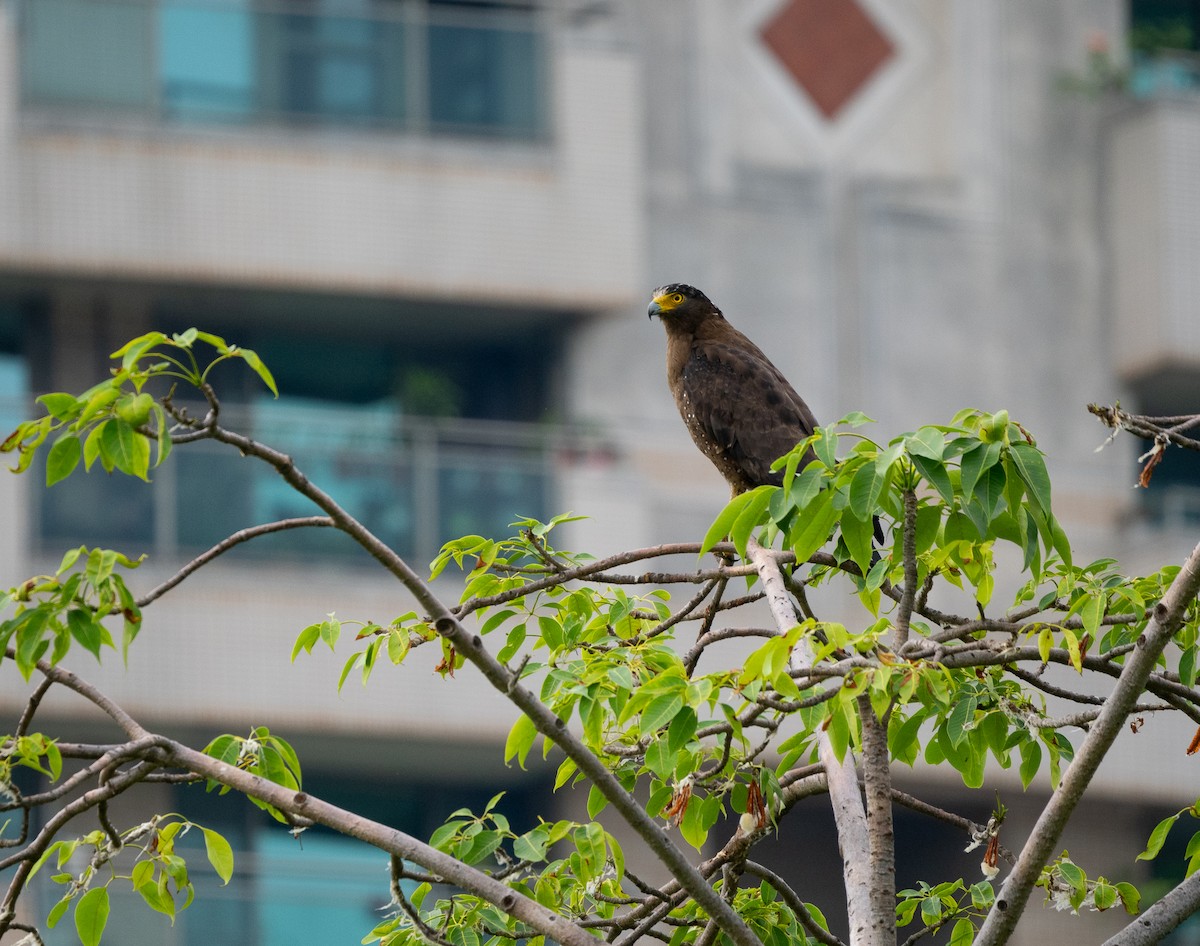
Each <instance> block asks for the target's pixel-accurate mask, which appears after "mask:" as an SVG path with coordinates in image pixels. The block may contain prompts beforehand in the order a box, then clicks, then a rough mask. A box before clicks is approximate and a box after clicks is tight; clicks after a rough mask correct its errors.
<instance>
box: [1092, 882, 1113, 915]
mask: <svg viewBox="0 0 1200 946" xmlns="http://www.w3.org/2000/svg"><path fill="white" fill-rule="evenodd" d="M1092 902H1093V903H1095V904H1096V909H1097V910H1109V909H1111V908H1112V907H1114V906H1116V903H1117V888H1116V887H1114V886H1113V885H1112V884H1109V883H1105V882H1104V881H1097V882H1096V886H1095V887H1093V888H1092Z"/></svg>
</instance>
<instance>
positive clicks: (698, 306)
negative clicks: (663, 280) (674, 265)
mask: <svg viewBox="0 0 1200 946" xmlns="http://www.w3.org/2000/svg"><path fill="white" fill-rule="evenodd" d="M647 314H648V315H649V317H650V318H654V316H656V315H657V316H658V317H659V319H660V320H661V321H662V324H663V325H664V326H665V327H666V329H667V331H671V330H673V329H674V330H677V331H694V330H695V328H696V326H698V325H699V324H700V323H701V322H704V321H706V320H708V319H722V318H724V316H723V315H722V314H721V310H720V309H718V308H717V307H716V306H715V305H713V304H712V302H711V300H710V299H709V298H708V296H706V295H705V294H704V293H702V292H701V291H700V290H699V289H697V288H696V287H695V286H689V285H687V284H685V283H678V282H675V283H669V284H668V285H666V286H659V287H658V288H657V289H655V290H654V295H653V298H652V299H651V301H650V308H649V310H648V311H647Z"/></svg>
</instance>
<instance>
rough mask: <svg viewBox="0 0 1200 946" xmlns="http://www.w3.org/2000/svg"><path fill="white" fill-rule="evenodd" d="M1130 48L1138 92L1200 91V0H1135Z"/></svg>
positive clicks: (1133, 88) (1132, 77) (1145, 94)
mask: <svg viewBox="0 0 1200 946" xmlns="http://www.w3.org/2000/svg"><path fill="white" fill-rule="evenodd" d="M1129 49H1130V52H1131V54H1132V57H1133V70H1132V73H1131V75H1130V90H1131V91H1132V92H1133V94H1134V95H1137V96H1140V97H1149V96H1154V95H1172V94H1179V93H1195V92H1200V0H1132V2H1131V3H1130V9H1129Z"/></svg>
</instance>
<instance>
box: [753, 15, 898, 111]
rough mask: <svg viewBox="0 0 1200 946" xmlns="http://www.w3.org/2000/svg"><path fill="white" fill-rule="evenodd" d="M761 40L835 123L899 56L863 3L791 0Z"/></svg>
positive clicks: (765, 27)
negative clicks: (867, 86) (849, 105)
mask: <svg viewBox="0 0 1200 946" xmlns="http://www.w3.org/2000/svg"><path fill="white" fill-rule="evenodd" d="M760 35H761V36H762V39H763V42H764V43H766V45H767V47H768V48H769V49H770V50H771V52H772V53H774V54H775V57H776V58H777V59H778V60H779V62H780V63H781V64H782V65H783V67H784V69H786V70H787V72H788V74H789V75H790V76H791V77H792V78H793V79H794V80H795V81H796V83H797V85H799V86H800V87H801V88H802V89H803V90H804V91H805V92H806V93H807V94H808V97H809V98H810V99H811V100H812V102H813V104H814V105H816V107H817V109H818V111H820V112H821V114H822V115H824V116H825V118H826V119H829V120H831V121H832V120H833V119H835V118H836V117H837V116H838V113H839V112H841V110H842V109H843V108H845V106H846V105H848V104H849V103H850V101H851V100H852V99H853V98H854V97H855V96H856V95H857V94H858V93H859V92H860V91H861V90H862V89H863V87H864V86H865V85H866V84H867V82H868V81H869V80H870V78H871V77H872V76H873V75H874V74H875V73H876V72H878V71H879V69H880V68H881V67H882V66H883V65H884V63H886V62H887V61H888V60H889V59H891V58H892V56H893V55H895V52H896V49H895V46H894V45H893V44H892V41H891V40H890V39H889V38H888V36H887V34H886V33H884V32H883V31H882V30H881V29H880V28H879V27H878V26H877V25H876V23H875V21H874V20H873V19H872V18H871V16H870V14H869V13H868V12H867V11H866V10H864V9H863V8H862V6H861V5H860V4H859V3H858V2H857V0H789V2H787V3H785V4H784V5H783V7H782V9H780V11H779V12H778V13H777V14H775V16H774V17H772V18H771V19H770V20H769V21H768V22H767V23H766V25H765V26H764V27H763V28H762V31H761V34H760Z"/></svg>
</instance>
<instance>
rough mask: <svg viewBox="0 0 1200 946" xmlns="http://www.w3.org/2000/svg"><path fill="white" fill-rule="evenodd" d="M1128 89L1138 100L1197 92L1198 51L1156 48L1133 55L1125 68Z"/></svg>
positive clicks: (1199, 83) (1199, 90) (1199, 84)
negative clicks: (1153, 51) (1157, 49)
mask: <svg viewBox="0 0 1200 946" xmlns="http://www.w3.org/2000/svg"><path fill="white" fill-rule="evenodd" d="M1129 92H1130V94H1132V95H1133V96H1134V97H1135V98H1140V99H1148V98H1164V97H1166V98H1170V97H1173V96H1178V95H1188V96H1191V95H1198V94H1200V52H1188V51H1186V50H1159V51H1157V52H1155V53H1153V54H1150V53H1138V54H1135V55H1134V57H1133V62H1132V64H1131V68H1130V71H1129Z"/></svg>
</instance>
